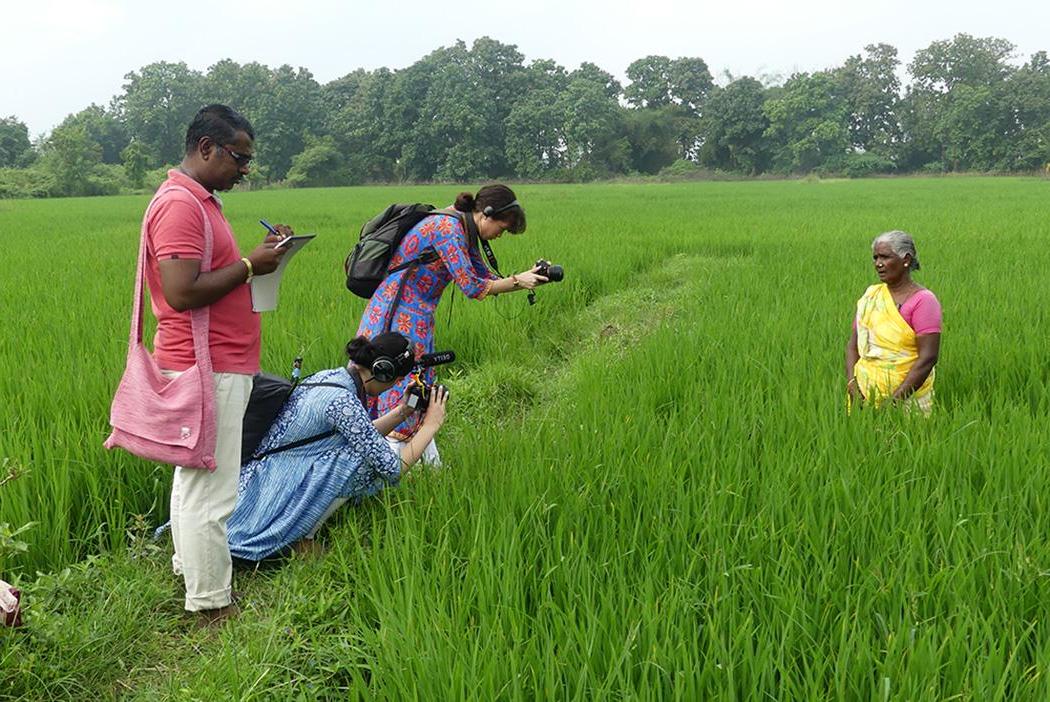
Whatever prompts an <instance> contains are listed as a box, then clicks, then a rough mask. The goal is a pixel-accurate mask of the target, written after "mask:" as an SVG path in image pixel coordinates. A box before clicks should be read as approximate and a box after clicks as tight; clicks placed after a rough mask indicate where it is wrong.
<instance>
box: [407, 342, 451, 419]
mask: <svg viewBox="0 0 1050 702" xmlns="http://www.w3.org/2000/svg"><path fill="white" fill-rule="evenodd" d="M455 360H456V352H455V351H435V352H434V353H425V354H423V355H422V356H420V357H419V360H418V361H416V367H415V368H414V369H413V370H412V374H411V375H410V376H409V380H408V389H407V390H406V391H405V404H406V405H408V406H409V407H411V408H412V410H413V411H414V412H426V411H427V408H428V407H430V397H431V394H432V393H433V392H434V388H435V387H444V386H440V385H427V384H426V383H425V382H423V371H424V370H426V369H427V368H430V367H432V366H440V365H444V364H445V363H452V362H453V361H455Z"/></svg>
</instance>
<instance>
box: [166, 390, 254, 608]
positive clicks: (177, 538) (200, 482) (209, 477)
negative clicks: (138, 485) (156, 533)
mask: <svg viewBox="0 0 1050 702" xmlns="http://www.w3.org/2000/svg"><path fill="white" fill-rule="evenodd" d="M168 374H169V373H166V375H168ZM170 375H177V373H170ZM251 393H252V377H251V376H250V375H243V374H240V373H215V421H216V442H215V464H216V467H215V470H214V471H207V470H202V469H199V468H182V467H181V466H176V467H175V477H174V479H173V480H172V483H171V538H172V541H173V542H174V543H175V555H173V556H172V557H171V567H172V570H174V571H175V573H176V575H179V574H181V575H182V577H183V580H185V582H186V605H185V606H186V610H187V611H190V612H198V611H200V610H203V609H215V608H217V607H225V606H226V605H228V604H230V602H231V591H232V584H233V564H232V562H231V559H230V544H229V542H228V541H227V539H226V520H227V519H229V518H230V515H231V514H233V508H234V506H235V505H236V504H237V479H238V477H239V476H240V471H241V428H242V423H243V422H244V410H245V409H246V408H247V407H248V398H249V397H250V396H251Z"/></svg>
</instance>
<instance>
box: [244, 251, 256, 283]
mask: <svg viewBox="0 0 1050 702" xmlns="http://www.w3.org/2000/svg"><path fill="white" fill-rule="evenodd" d="M241 261H243V262H244V265H245V266H247V267H248V277H247V278H245V279H244V282H245V283H250V282H252V278H254V277H255V272H254V271H253V270H252V262H251V259H250V258H248V257H247V256H244V257H242V258H241Z"/></svg>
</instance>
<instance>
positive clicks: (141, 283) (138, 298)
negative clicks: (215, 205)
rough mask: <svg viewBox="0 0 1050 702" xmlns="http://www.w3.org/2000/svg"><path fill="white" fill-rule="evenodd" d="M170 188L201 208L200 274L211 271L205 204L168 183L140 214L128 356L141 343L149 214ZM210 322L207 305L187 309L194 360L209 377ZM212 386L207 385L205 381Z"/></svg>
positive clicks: (208, 225)
mask: <svg viewBox="0 0 1050 702" xmlns="http://www.w3.org/2000/svg"><path fill="white" fill-rule="evenodd" d="M172 190H182V191H184V192H186V193H188V194H189V195H190V196H191V197H192V198H193V201H194V202H195V203H197V207H198V209H200V212H201V217H202V218H203V219H204V252H203V255H202V256H201V268H200V270H201V273H208V272H210V271H211V263H212V249H213V231H212V226H211V219H210V218H209V217H208V213H207V212H206V211H205V209H204V205H202V204H201V202H200V200H199V199H198V198H197V196H196V195H194V194H193V193H192V192H190V189H189V188H186V187H184V186H181V185H171V186H169V187H167V188H164V189H163V190H158V191H157V193H156V194H155V195H154V196H153V199H152V200H151V201H150V203H149V207H147V208H146V214H144V215H143V217H142V229H141V232H140V235H139V257H138V266H137V268H136V271H135V297H134V302H133V303H132V310H131V328H130V330H129V332H128V356H129V357H130V356H131V353H132V351H133V350H134V348H135V347H136V346H138V345H141V344H142V325H143V314H144V312H143V309H142V308H143V304H142V303H143V298H144V297H145V287H146V286H145V283H146V250H147V232H146V229H147V224H148V223H149V216H150V214H151V213H152V212H153V208H154V207H155V206H156V204H157V202H158V201H159V200H160V197H161V195H164V194H165V193H168V192H171V191H172ZM209 322H210V315H209V312H208V306H207V305H205V306H204V307H198V308H196V309H193V310H190V326H191V329H192V331H193V353H194V355H195V356H196V359H197V365H198V366H199V367H200V369H201V371H202V372H204V373H206V375H205V377H210V376H211V372H212V365H211V350H210V349H209V347H208V331H209V329H208V327H209ZM207 386H208V387H211V385H210V384H207Z"/></svg>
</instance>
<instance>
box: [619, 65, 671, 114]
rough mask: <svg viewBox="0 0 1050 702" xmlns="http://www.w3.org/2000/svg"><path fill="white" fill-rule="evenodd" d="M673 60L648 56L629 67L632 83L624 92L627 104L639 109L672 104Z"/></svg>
mask: <svg viewBox="0 0 1050 702" xmlns="http://www.w3.org/2000/svg"><path fill="white" fill-rule="evenodd" d="M670 70H671V59H669V58H667V57H666V56H646V57H645V58H640V59H638V60H636V61H633V62H632V63H631V65H629V66H628V67H627V77H628V78H629V79H630V81H631V82H630V83H629V84H628V86H627V88H626V89H625V90H624V95H625V96H626V98H627V102H628V103H630V104H631V105H633V106H634V107H637V108H645V107H663V106H664V105H670V104H671V78H670V75H669V73H670Z"/></svg>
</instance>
